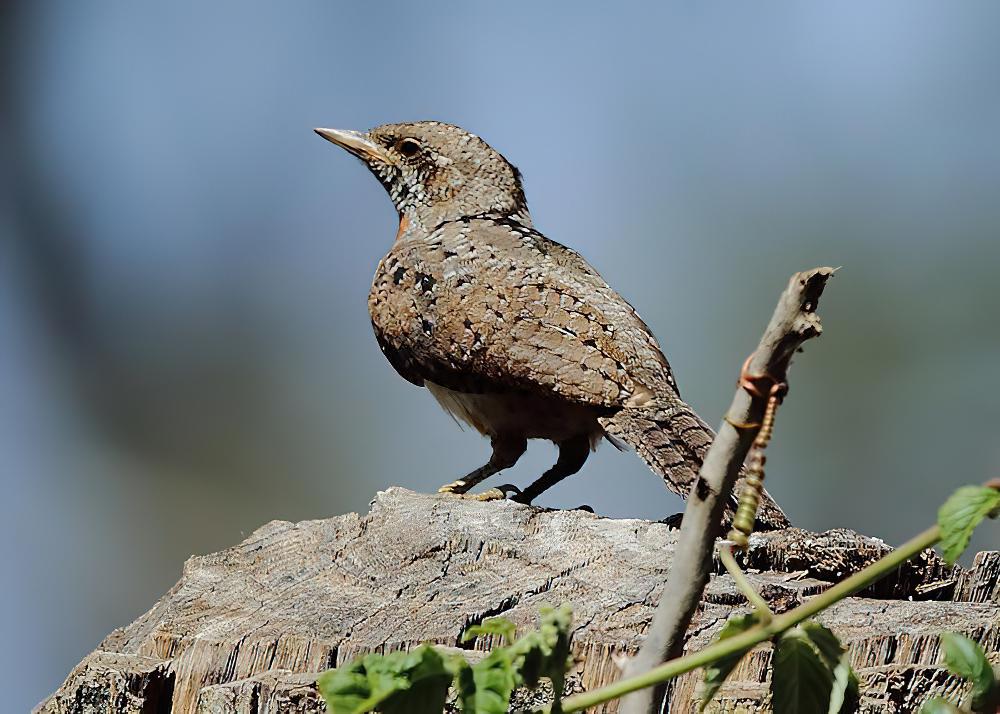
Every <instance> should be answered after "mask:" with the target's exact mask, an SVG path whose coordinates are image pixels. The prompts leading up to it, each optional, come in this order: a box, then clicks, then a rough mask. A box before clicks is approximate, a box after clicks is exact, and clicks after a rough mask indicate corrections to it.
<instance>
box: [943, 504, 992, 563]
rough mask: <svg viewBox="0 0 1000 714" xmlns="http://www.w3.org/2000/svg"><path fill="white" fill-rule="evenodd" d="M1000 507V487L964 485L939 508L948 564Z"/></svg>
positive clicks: (959, 554)
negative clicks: (977, 529)
mask: <svg viewBox="0 0 1000 714" xmlns="http://www.w3.org/2000/svg"><path fill="white" fill-rule="evenodd" d="M998 511H1000V491H998V490H996V489H992V488H988V487H986V486H963V487H962V488H960V489H958V490H957V491H955V493H953V494H952V495H951V497H950V498H949V499H948V500H947V501H945V502H944V505H943V506H941V508H940V509H939V510H938V526H940V528H941V552H942V553H943V555H944V560H945V562H946V563H947V564H948V565H954V564H955V561H957V560H958V559H959V557H960V556H961V555H962V552H963V551H964V550H965V548H966V546H968V545H969V538H971V537H972V531H974V530H975V529H976V526H978V525H979V523H980V521H982V520H983V519H984V518H986V517H987V516H989V517H990V518H996V516H997V512H998Z"/></svg>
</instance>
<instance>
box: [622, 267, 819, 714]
mask: <svg viewBox="0 0 1000 714" xmlns="http://www.w3.org/2000/svg"><path fill="white" fill-rule="evenodd" d="M833 272H834V269H833V268H814V269H813V270H808V271H805V272H802V273H796V274H795V275H793V276H792V278H791V280H790V281H789V283H788V287H787V288H786V289H785V291H784V292H783V293H782V294H781V297H780V298H779V299H778V305H777V307H776V308H775V310H774V314H773V315H772V317H771V321H770V323H769V324H768V326H767V329H766V330H765V331H764V335H763V337H761V340H760V344H759V345H758V346H757V349H756V351H755V352H754V354H753V355H752V357H751V359H750V360H748V364H747V366H746V368H747V371H748V372H749V373H751V374H761V375H769V376H770V377H771V378H772V379H774V380H775V381H778V382H784V381H786V380H785V374H786V372H787V370H788V364H789V362H790V361H791V359H792V355H793V354H794V353H795V351H796V350H798V349H799V347H801V346H802V343H803V342H805V341H806V340H808V339H810V338H812V337H816V336H817V335H819V334H820V333H821V332H822V327H821V326H820V322H819V317H818V316H817V315H816V306H817V303H818V302H819V297H820V295H821V294H822V293H823V288H824V286H825V285H826V281H827V280H828V279H829V278H830V276H831V275H833ZM766 404H767V398H766V397H754V396H751V395H750V394H749V393H748V392H747V390H745V389H743V388H739V389H737V391H736V395H735V396H734V397H733V402H732V404H731V405H730V407H729V411H728V412H727V414H726V418H725V420H724V421H723V422H722V424H721V425H720V427H719V433H718V435H717V436H716V437H715V441H713V442H712V446H711V447H710V448H709V450H708V453H707V454H706V455H705V461H704V463H703V464H702V467H701V471H700V472H699V474H698V478H697V479H695V482H694V484H692V488H691V493H690V495H689V496H688V501H687V507H686V509H685V511H684V520H683V521H682V523H681V531H680V534H679V536H678V539H677V546H676V549H675V554H676V555H675V558H674V562H673V564H672V567H671V569H670V575H669V576H668V577H667V583H666V586H665V587H664V589H663V593H662V595H661V596H660V602H659V605H658V606H657V608H656V612H655V613H654V614H653V621H652V623H651V624H650V628H649V631H648V632H647V634H646V641H645V643H644V644H643V646H642V648H641V649H640V650H639V653H638V654H637V655H636V656H635V657H634V658H632V659H631V660H629V661H628V663H627V664H626V665H625V667H624V671H623V674H622V676H623V678H633V677H635V676H637V675H641V674H644V673H648V672H650V671H651V670H653V668H654V667H657V666H658V665H660V664H661V663H662V662H665V661H666V660H668V659H670V658H673V657H677V656H679V655H680V654H681V651H682V648H683V644H684V634H685V632H686V631H687V628H688V625H689V624H690V622H691V617H692V615H693V614H694V611H695V609H696V608H697V607H698V603H699V602H700V601H701V594H702V591H703V590H704V588H705V584H706V583H707V582H708V575H709V571H710V568H711V560H712V549H713V545H714V543H715V537H716V535H717V534H718V532H719V526H720V523H721V522H722V516H723V512H724V510H725V506H726V503H727V502H728V500H729V496H730V493H731V492H732V489H733V483H734V482H735V481H736V478H737V475H738V474H739V470H740V467H741V466H742V464H743V460H744V459H745V458H746V455H747V451H748V450H749V449H750V445H751V443H752V442H753V440H754V438H755V437H756V435H757V431H758V429H759V425H760V423H761V421H762V419H763V417H764V409H765V406H766ZM734 425H739V427H740V428H737V426H734ZM754 425H756V426H754ZM629 691H632V690H629ZM663 695H664V691H663V688H662V687H660V688H656V690H655V691H654V690H645V691H640V692H637V693H635V694H633V695H631V696H629V697H627V698H626V699H625V700H624V701H623V702H622V708H621V709H620V711H621V712H622V713H623V714H647V712H655V711H657V709H658V707H657V705H658V703H659V702H660V701H662V699H663Z"/></svg>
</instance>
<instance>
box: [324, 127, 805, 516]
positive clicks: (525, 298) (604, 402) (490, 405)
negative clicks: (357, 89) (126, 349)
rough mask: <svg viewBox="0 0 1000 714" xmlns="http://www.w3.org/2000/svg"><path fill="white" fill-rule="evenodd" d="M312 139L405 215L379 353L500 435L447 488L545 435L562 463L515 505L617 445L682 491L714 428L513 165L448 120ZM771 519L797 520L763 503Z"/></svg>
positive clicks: (381, 277)
mask: <svg viewBox="0 0 1000 714" xmlns="http://www.w3.org/2000/svg"><path fill="white" fill-rule="evenodd" d="M317 131H318V132H319V133H320V134H321V135H322V136H324V137H325V138H328V139H330V140H331V141H334V142H335V143H338V144H340V145H341V146H343V147H344V148H346V149H348V150H349V151H351V152H352V153H353V154H355V155H357V156H358V157H359V158H361V159H362V160H363V161H364V162H365V163H366V164H367V165H368V167H369V168H370V169H371V170H372V172H373V173H374V174H375V175H376V176H377V177H378V178H379V180H380V181H381V182H382V184H383V185H384V186H385V188H386V190H387V191H388V192H389V195H390V197H391V198H392V200H393V203H394V204H395V206H396V209H397V210H398V211H399V215H400V228H399V232H398V233H397V236H396V242H395V243H394V245H393V246H392V248H391V249H390V251H389V253H388V254H387V255H386V256H385V257H384V258H383V259H382V261H381V262H380V263H379V266H378V269H377V270H376V273H375V279H374V281H373V284H372V290H371V293H370V295H369V299H368V306H369V311H370V313H371V318H372V325H373V327H374V329H375V335H376V337H377V339H378V342H379V345H380V346H381V348H382V351H383V353H384V354H385V355H386V357H387V358H388V359H389V361H390V363H391V364H392V365H393V367H394V368H395V369H396V371H397V372H399V374H400V375H402V376H403V377H404V378H405V379H407V380H409V381H410V382H412V383H413V384H416V385H418V386H425V387H427V388H428V390H429V391H430V392H431V393H432V394H433V395H434V396H435V398H436V399H437V400H438V402H440V404H441V405H442V406H443V407H444V408H445V409H446V410H448V411H449V412H450V413H451V414H452V415H453V416H454V417H455V418H456V419H458V420H460V421H462V422H465V423H468V424H470V425H471V426H473V427H474V428H475V429H476V430H478V431H479V432H480V433H482V434H484V435H486V436H489V437H490V438H491V440H492V443H493V456H492V457H491V459H490V462H489V463H487V464H486V465H485V466H483V467H481V468H479V469H477V470H476V471H473V472H472V473H470V474H469V475H467V476H466V477H464V478H463V479H460V480H459V481H456V482H454V483H452V484H449V485H448V486H446V487H444V490H449V491H452V492H456V493H464V492H466V491H468V490H469V489H470V488H471V487H473V486H474V485H475V484H476V483H478V482H480V481H482V480H483V479H485V478H487V477H489V476H491V475H493V474H495V473H497V472H498V471H500V470H502V469H504V468H507V467H509V466H512V465H513V464H514V463H515V462H516V461H517V459H518V458H519V457H520V456H521V454H522V453H523V452H524V450H525V448H526V441H527V439H549V440H551V441H553V442H555V443H556V444H557V445H558V446H559V460H558V462H557V463H556V465H555V466H553V468H552V469H550V470H549V471H547V472H546V473H545V474H544V475H543V476H542V477H541V478H540V479H538V480H537V481H536V482H535V483H533V484H531V485H530V486H529V487H528V488H526V489H525V490H524V491H522V492H520V493H519V495H518V496H517V498H518V500H522V501H524V502H530V501H531V500H532V499H533V498H535V497H536V496H538V494H540V493H541V492H542V491H544V490H545V489H546V488H548V487H549V486H551V485H553V484H554V483H556V482H558V481H559V480H561V479H562V478H565V477H566V476H568V475H570V474H573V473H575V472H576V471H578V470H579V469H580V468H581V467H582V466H583V463H584V461H586V458H587V455H588V453H589V451H590V450H591V449H592V448H596V446H597V444H598V442H599V441H600V440H601V438H602V437H608V438H609V439H610V440H612V441H613V442H614V443H616V444H617V445H622V444H628V445H630V446H632V447H633V448H634V449H635V450H636V451H637V452H638V454H639V455H640V456H641V457H642V458H643V459H644V460H645V461H646V463H647V464H648V465H649V466H650V468H651V469H653V471H655V472H656V473H658V474H660V475H661V476H662V477H663V478H664V480H665V481H666V483H667V485H668V486H669V487H670V489H671V490H672V491H674V492H675V493H678V494H680V495H682V496H686V495H687V493H688V491H689V490H690V487H691V484H692V482H693V481H694V479H695V477H696V476H697V472H698V469H699V467H700V465H701V461H702V458H703V457H704V454H705V451H706V450H707V448H708V445H709V444H710V443H711V440H712V437H713V433H712V430H711V428H710V427H708V425H706V424H705V423H704V422H703V421H702V420H701V419H700V418H699V417H698V416H697V415H696V414H695V413H694V412H693V411H692V410H691V409H690V407H688V406H687V404H685V403H684V402H683V400H681V398H680V395H679V393H678V391H677V387H676V385H675V383H674V378H673V375H672V373H671V370H670V365H669V364H668V362H667V360H666V358H665V357H664V356H663V352H662V351H661V349H660V346H659V344H658V343H657V341H656V338H655V337H654V336H653V334H652V332H651V331H650V329H649V328H648V327H647V326H646V324H645V323H644V322H643V321H642V319H641V318H640V317H639V315H638V314H637V313H636V311H635V309H634V308H633V307H632V306H631V305H630V304H629V303H628V302H626V301H625V299H624V298H622V297H621V296H620V295H619V294H618V293H617V292H615V291H614V290H613V289H612V288H611V287H610V286H608V284H607V283H606V282H605V281H604V279H603V278H601V276H600V275H599V274H598V273H597V271H596V270H594V269H593V268H592V267H591V266H590V265H589V264H588V263H587V262H586V261H585V260H584V259H583V258H581V257H580V256H579V255H578V254H577V253H576V252H574V251H573V250H571V249H569V248H567V247H565V246H563V245H560V244H559V243H556V242H555V241H552V240H549V239H548V238H546V237H545V236H543V235H542V234H541V233H539V232H538V231H536V230H535V229H534V228H533V226H532V223H531V217H530V214H529V213H528V208H527V204H526V202H525V199H524V192H523V190H522V187H521V177H520V174H519V172H518V171H517V169H515V168H514V167H513V166H512V165H511V164H510V163H509V162H508V161H507V160H506V159H504V158H503V156H501V155H500V154H499V153H498V152H496V151H495V150H494V149H492V148H491V147H490V146H489V145H488V144H486V143H485V142H484V141H483V140H482V139H480V138H479V137H477V136H474V135H472V134H469V133H468V132H466V131H464V130H462V129H460V128H458V127H455V126H452V125H449V124H442V123H439V122H417V123H412V124H390V125H385V126H381V127H378V128H376V129H373V130H372V131H370V132H367V133H364V134H362V133H358V132H341V131H334V130H326V129H323V130H317ZM760 520H761V524H762V525H764V526H770V527H780V526H784V525H787V519H786V518H785V516H784V514H783V513H782V512H781V510H780V509H779V508H778V507H777V505H776V504H774V502H773V501H771V500H770V498H768V497H765V500H764V504H763V507H762V509H761V518H760Z"/></svg>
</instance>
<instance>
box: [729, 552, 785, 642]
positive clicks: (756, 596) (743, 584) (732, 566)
mask: <svg viewBox="0 0 1000 714" xmlns="http://www.w3.org/2000/svg"><path fill="white" fill-rule="evenodd" d="M719 560H721V561H722V564H723V565H724V566H726V572H728V573H729V575H730V577H732V579H733V581H734V582H735V583H736V587H737V588H739V590H740V592H741V593H743V596H744V597H745V598H746V599H747V600H748V601H749V602H750V604H751V605H753V607H754V610H756V612H757V618H758V619H759V620H760V622H762V623H767V622H770V621H771V620H772V619H773V618H774V613H773V612H771V608H770V607H768V605H767V601H766V600H764V598H763V597H761V596H760V593H758V592H757V590H756V589H754V586H753V585H751V584H750V581H749V580H747V576H746V574H745V573H744V572H743V569H742V568H741V567H740V565H739V563H737V562H736V556H735V555H733V548H732V546H730V545H729V544H728V543H725V544H723V545H722V546H721V547H720V548H719Z"/></svg>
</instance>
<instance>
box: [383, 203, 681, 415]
mask: <svg viewBox="0 0 1000 714" xmlns="http://www.w3.org/2000/svg"><path fill="white" fill-rule="evenodd" d="M369 309H370V312H371V316H372V324H373V326H374V328H375V334H376V336H377V338H378V341H379V344H380V346H381V347H382V350H383V352H384V353H385V354H386V356H387V357H388V359H389V361H390V362H391V363H392V365H393V366H394V367H395V368H396V370H397V371H398V372H399V373H400V374H401V375H402V376H403V377H405V378H406V379H408V380H409V381H411V382H413V383H415V384H422V383H423V381H424V380H429V381H432V382H435V383H437V384H441V385H442V386H445V387H448V388H450V389H454V390H456V391H463V392H486V391H495V390H497V389H519V390H524V391H528V392H539V393H544V394H547V395H552V394H558V395H560V396H562V397H563V398H565V399H567V400H570V401H574V402H581V403H587V404H593V405H595V406H599V407H608V408H618V407H624V406H633V405H640V404H643V403H647V402H649V401H652V400H654V399H658V398H663V397H670V396H676V389H675V387H674V383H673V377H672V376H671V373H670V366H669V365H668V364H667V361H666V359H665V358H664V356H663V353H662V351H661V350H660V348H659V345H658V344H657V342H656V339H655V338H654V337H653V335H652V333H651V332H650V331H649V328H648V327H647V326H646V325H645V323H643V321H642V320H641V319H640V318H639V316H638V315H637V314H636V312H635V310H634V309H633V308H632V306H631V305H629V304H628V302H626V301H625V300H624V299H623V298H622V297H621V296H620V295H618V293H616V292H615V291H614V290H612V289H611V288H610V287H609V286H608V285H607V283H605V282H604V280H603V279H602V278H601V276H600V275H599V274H598V273H597V272H596V271H595V270H594V269H593V268H592V267H591V266H590V265H588V264H587V262H586V261H584V260H583V258H581V257H580V256H579V255H578V254H576V253H575V252H573V251H571V250H569V249H568V248H565V247H564V246H562V245H559V244H558V243H555V242H554V241H550V240H548V239H547V238H545V237H544V236H542V235H541V234H539V233H537V232H536V231H534V230H533V229H531V228H527V227H525V226H523V225H520V224H518V223H514V222H510V221H503V220H494V219H473V220H470V221H468V222H456V223H449V224H445V225H444V226H442V227H440V228H438V229H437V230H436V231H434V232H433V233H432V234H431V235H430V236H429V237H427V238H423V239H420V240H406V241H401V242H399V243H397V244H396V245H395V246H394V247H393V249H392V250H391V251H390V252H389V254H388V255H386V257H385V258H383V260H382V262H381V263H380V264H379V268H378V271H377V272H376V275H375V280H374V283H373V285H372V291H371V294H370V296H369Z"/></svg>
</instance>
